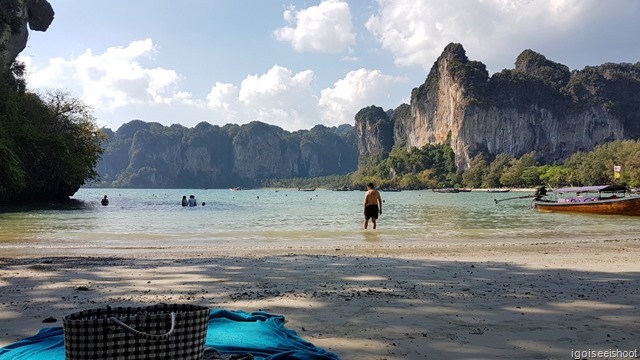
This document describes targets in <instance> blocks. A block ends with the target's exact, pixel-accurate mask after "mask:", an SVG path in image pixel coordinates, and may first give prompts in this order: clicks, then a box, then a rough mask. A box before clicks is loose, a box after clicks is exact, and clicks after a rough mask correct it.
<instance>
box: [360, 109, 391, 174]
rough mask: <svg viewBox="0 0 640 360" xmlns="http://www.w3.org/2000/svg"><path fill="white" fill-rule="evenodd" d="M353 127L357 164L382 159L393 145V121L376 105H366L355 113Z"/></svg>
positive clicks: (364, 164)
mask: <svg viewBox="0 0 640 360" xmlns="http://www.w3.org/2000/svg"><path fill="white" fill-rule="evenodd" d="M355 127H356V134H357V142H358V154H359V158H358V166H359V167H363V166H367V165H368V164H369V163H371V162H375V161H377V160H380V159H383V158H384V157H386V155H387V154H388V153H389V152H390V151H391V148H392V147H393V144H394V140H393V122H392V121H391V119H389V116H388V114H387V113H386V112H385V111H384V110H383V109H382V108H381V107H377V106H369V107H366V108H364V109H362V110H360V111H358V113H357V114H356V117H355Z"/></svg>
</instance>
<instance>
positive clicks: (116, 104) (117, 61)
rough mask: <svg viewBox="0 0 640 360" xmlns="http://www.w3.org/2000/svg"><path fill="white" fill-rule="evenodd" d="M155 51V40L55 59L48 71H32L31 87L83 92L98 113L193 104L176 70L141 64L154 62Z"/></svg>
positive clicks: (30, 73) (30, 70)
mask: <svg viewBox="0 0 640 360" xmlns="http://www.w3.org/2000/svg"><path fill="white" fill-rule="evenodd" d="M153 51H154V48H153V42H152V40H151V39H146V40H139V41H134V42H131V43H130V44H129V45H128V46H126V47H111V48H108V49H107V50H106V51H105V52H104V53H102V54H99V55H95V54H93V52H92V51H91V49H87V50H86V51H85V52H84V53H82V54H81V55H79V56H78V57H76V58H72V59H68V60H67V59H63V58H55V59H51V60H50V61H49V64H48V65H47V66H46V67H45V68H42V69H37V68H30V69H29V75H28V85H29V88H31V89H37V88H42V87H47V86H49V84H56V86H58V87H65V88H79V89H80V91H81V92H82V98H83V100H84V101H85V102H86V103H87V104H89V105H91V106H93V107H94V108H96V109H108V110H115V109H117V108H120V107H124V106H127V105H132V104H171V103H175V102H180V103H182V102H187V103H188V102H191V101H192V100H191V95H190V94H189V93H186V92H184V91H178V90H177V84H178V81H179V80H180V77H179V75H178V74H177V73H176V72H175V71H174V70H167V69H163V68H160V67H158V68H153V69H148V68H145V67H143V66H142V65H141V64H140V63H139V60H140V59H144V58H151V57H152V55H153ZM28 63H29V64H30V63H31V61H30V60H28Z"/></svg>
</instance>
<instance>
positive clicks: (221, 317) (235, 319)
mask: <svg viewBox="0 0 640 360" xmlns="http://www.w3.org/2000/svg"><path fill="white" fill-rule="evenodd" d="M205 346H207V347H213V348H215V349H216V350H217V351H218V352H220V353H221V354H227V355H231V354H251V355H253V356H254V359H256V360H284V359H291V360H303V359H304V360H337V359H338V356H337V355H336V354H333V353H331V352H328V351H326V350H323V349H321V348H318V347H316V346H315V345H313V344H312V343H310V342H308V341H306V340H304V339H302V338H301V337H300V336H298V334H297V333H296V332H295V331H293V330H290V329H287V328H286V327H285V326H284V316H281V315H271V314H268V313H266V312H262V311H256V312H252V313H246V312H243V311H229V310H224V309H217V310H211V314H210V315H209V326H208V328H207V339H206V341H205ZM64 357H65V355H64V334H63V329H62V327H54V328H44V329H42V330H40V332H39V333H38V334H37V335H35V336H32V337H30V338H26V339H23V340H20V341H18V342H16V343H13V344H11V345H7V346H5V347H3V348H0V360H27V359H28V360H64Z"/></svg>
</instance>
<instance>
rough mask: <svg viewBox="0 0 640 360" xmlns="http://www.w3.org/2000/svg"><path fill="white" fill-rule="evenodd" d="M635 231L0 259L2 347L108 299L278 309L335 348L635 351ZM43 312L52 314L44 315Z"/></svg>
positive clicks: (639, 270)
mask: <svg viewBox="0 0 640 360" xmlns="http://www.w3.org/2000/svg"><path fill="white" fill-rule="evenodd" d="M639 258H640V242H638V241H637V239H636V240H615V239H611V240H610V241H604V242H585V243H567V244H546V245H545V244H540V245H535V246H527V245H523V246H515V245H514V246H508V247H504V246H494V247H491V246H487V247H469V246H466V247H456V248H437V249H413V248H412V249H408V248H407V249H385V248H376V249H373V248H372V249H369V250H363V249H340V250H337V249H305V250H294V249H265V251H256V250H250V251H238V250H235V251H229V252H221V251H212V252H202V251H198V252H195V253H194V252H182V253H180V252H175V253H171V254H170V255H168V256H167V254H163V253H162V251H161V250H159V251H146V253H130V254H128V255H126V256H102V255H83V256H51V255H47V256H44V255H43V256H40V255H24V256H13V257H6V256H3V258H1V259H0V264H1V265H2V266H0V274H1V277H0V279H2V280H1V283H0V284H1V289H2V291H1V292H0V309H1V311H0V318H1V319H2V322H1V323H2V325H1V326H0V347H2V346H6V345H8V344H10V343H13V342H15V341H18V340H20V339H23V338H25V337H29V336H33V335H35V334H36V333H37V332H38V330H39V329H41V328H44V327H51V326H62V318H63V317H64V316H65V315H67V314H69V313H72V312H75V311H78V310H83V309H88V308H95V307H101V306H106V305H111V306H119V305H140V304H155V303H158V302H167V303H190V304H198V305H206V306H209V307H210V308H225V309H228V310H243V311H248V312H250V311H257V310H263V311H267V312H270V313H273V314H279V315H284V316H285V318H286V319H287V325H286V326H287V327H288V328H290V329H292V330H294V331H296V332H298V334H299V335H300V336H302V337H303V338H304V339H305V340H308V341H310V342H312V343H313V344H314V345H316V346H319V347H322V348H325V349H327V350H329V351H332V352H334V353H336V354H338V355H339V356H340V358H341V359H360V358H367V359H422V358H426V357H429V358H442V359H444V358H446V359H465V358H473V359H483V358H494V359H495V358H498V359H512V358H570V356H571V354H572V353H571V351H572V350H588V349H592V350H608V349H619V350H634V349H635V348H638V347H640V346H638V344H637V340H636V339H638V338H639V337H640V330H638V329H639V328H640V327H639V326H638V325H640V315H638V314H639V312H638V305H640V298H639V295H638V286H639V285H638V284H639V283H640V263H639V262H638V261H637V259H639ZM48 317H53V318H55V319H57V322H55V323H43V322H42V321H43V320H44V319H46V318H48Z"/></svg>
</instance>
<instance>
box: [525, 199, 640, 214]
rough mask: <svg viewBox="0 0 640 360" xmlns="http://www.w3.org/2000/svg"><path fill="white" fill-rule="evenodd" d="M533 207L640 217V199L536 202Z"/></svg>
mask: <svg viewBox="0 0 640 360" xmlns="http://www.w3.org/2000/svg"><path fill="white" fill-rule="evenodd" d="M531 206H532V207H533V208H534V209H536V210H540V211H554V212H555V211H558V212H572V213H585V214H603V215H631V216H640V197H627V198H618V199H604V200H595V201H588V202H567V203H560V202H551V201H538V200H534V201H533V202H532V203H531Z"/></svg>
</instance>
